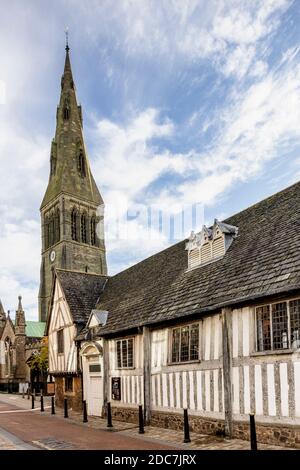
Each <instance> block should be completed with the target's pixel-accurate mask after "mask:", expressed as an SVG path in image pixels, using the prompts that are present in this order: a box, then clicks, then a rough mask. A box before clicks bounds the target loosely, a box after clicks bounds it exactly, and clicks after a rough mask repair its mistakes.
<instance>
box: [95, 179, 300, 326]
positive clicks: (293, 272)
mask: <svg viewBox="0 0 300 470" xmlns="http://www.w3.org/2000/svg"><path fill="white" fill-rule="evenodd" d="M224 222H226V223H228V224H231V225H234V226H237V227H238V230H239V232H238V236H237V238H236V239H235V240H234V241H233V243H232V244H231V246H230V247H229V249H228V250H227V252H226V254H225V255H224V257H223V258H221V259H219V260H217V261H214V262H212V263H210V264H207V265H203V266H200V267H197V268H195V269H193V270H190V271H187V266H188V254H187V251H186V250H185V243H186V240H184V241H182V242H180V243H177V244H176V245H173V246H171V247H170V248H167V249H166V250H164V251H161V252H160V253H157V254H155V255H153V256H151V257H149V258H147V259H145V260H144V261H141V262H140V263H138V264H136V265H134V266H132V267H131V268H129V269H126V270H125V271H122V272H120V273H119V274H117V275H115V276H112V277H110V278H109V279H108V281H107V284H106V286H105V289H104V291H103V293H102V294H101V296H100V301H99V302H98V304H97V308H98V309H100V310H107V311H108V312H109V315H108V320H107V323H106V325H105V327H103V329H102V332H103V333H112V332H116V331H121V330H125V329H130V328H133V327H136V326H140V325H146V324H151V323H156V322H161V321H165V320H171V319H176V318H179V317H185V316H186V315H190V314H193V313H197V312H199V313H201V312H205V311H209V310H213V309H216V308H219V307H221V306H226V305H230V304H232V303H234V302H237V301H245V300H247V299H248V300H249V299H253V298H259V297H263V296H267V295H272V294H276V293H279V292H282V291H288V290H293V289H298V288H300V183H296V184H294V185H293V186H290V187H289V188H287V189H285V190H283V191H281V192H279V193H277V194H275V195H273V196H271V197H269V198H267V199H264V200H263V201H261V202H259V203H257V204H255V205H253V206H251V207H249V208H248V209H246V210H243V211H242V212H240V213H238V214H236V215H234V216H232V217H229V218H228V219H226V220H224Z"/></svg>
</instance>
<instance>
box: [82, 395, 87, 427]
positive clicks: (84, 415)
mask: <svg viewBox="0 0 300 470" xmlns="http://www.w3.org/2000/svg"><path fill="white" fill-rule="evenodd" d="M83 422H84V423H87V422H88V417H87V410H86V401H85V400H83Z"/></svg>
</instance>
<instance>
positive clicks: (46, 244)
mask: <svg viewBox="0 0 300 470" xmlns="http://www.w3.org/2000/svg"><path fill="white" fill-rule="evenodd" d="M44 236H45V250H47V248H49V217H48V216H46V217H45V225H44Z"/></svg>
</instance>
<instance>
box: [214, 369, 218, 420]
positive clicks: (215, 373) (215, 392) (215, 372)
mask: <svg viewBox="0 0 300 470" xmlns="http://www.w3.org/2000/svg"><path fill="white" fill-rule="evenodd" d="M213 376H214V411H216V412H218V411H219V380H218V379H219V370H218V369H215V370H214V371H213Z"/></svg>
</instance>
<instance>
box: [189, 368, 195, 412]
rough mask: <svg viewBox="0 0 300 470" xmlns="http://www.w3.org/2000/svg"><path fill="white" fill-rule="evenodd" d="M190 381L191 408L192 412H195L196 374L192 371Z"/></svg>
mask: <svg viewBox="0 0 300 470" xmlns="http://www.w3.org/2000/svg"><path fill="white" fill-rule="evenodd" d="M189 381H190V408H191V410H195V408H196V407H195V397H194V393H195V390H194V388H195V384H194V374H193V372H192V371H189Z"/></svg>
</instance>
